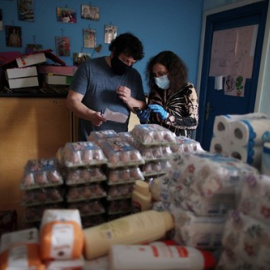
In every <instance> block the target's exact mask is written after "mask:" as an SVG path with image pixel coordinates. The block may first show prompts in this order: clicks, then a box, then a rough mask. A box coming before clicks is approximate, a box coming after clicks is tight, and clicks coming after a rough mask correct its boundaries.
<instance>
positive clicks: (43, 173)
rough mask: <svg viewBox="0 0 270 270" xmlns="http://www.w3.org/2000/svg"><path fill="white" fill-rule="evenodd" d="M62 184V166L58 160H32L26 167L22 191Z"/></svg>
mask: <svg viewBox="0 0 270 270" xmlns="http://www.w3.org/2000/svg"><path fill="white" fill-rule="evenodd" d="M62 184H63V178H62V175H61V172H60V164H59V162H58V160H57V159H56V158H54V157H53V158H47V159H45V158H43V159H30V160H28V161H27V163H26V165H25V167H24V175H23V178H22V180H21V183H20V189H22V190H27V189H36V188H40V187H43V188H44V187H51V186H59V185H62Z"/></svg>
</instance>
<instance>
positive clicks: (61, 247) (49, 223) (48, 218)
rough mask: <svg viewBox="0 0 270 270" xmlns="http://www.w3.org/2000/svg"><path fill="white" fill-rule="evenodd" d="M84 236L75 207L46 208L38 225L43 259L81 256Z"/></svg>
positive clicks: (67, 258)
mask: <svg viewBox="0 0 270 270" xmlns="http://www.w3.org/2000/svg"><path fill="white" fill-rule="evenodd" d="M83 245H84V236H83V232H82V225H81V218H80V213H79V210H77V209H70V210H68V209H47V210H45V211H44V214H43V216H42V221H41V225H40V247H41V248H40V251H41V252H40V255H41V258H42V259H43V260H47V261H48V260H76V259H80V258H81V256H82V250H83Z"/></svg>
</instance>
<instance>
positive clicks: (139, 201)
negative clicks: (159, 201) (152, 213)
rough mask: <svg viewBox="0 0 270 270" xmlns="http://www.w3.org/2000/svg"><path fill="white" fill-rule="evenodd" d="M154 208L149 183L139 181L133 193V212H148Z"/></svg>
mask: <svg viewBox="0 0 270 270" xmlns="http://www.w3.org/2000/svg"><path fill="white" fill-rule="evenodd" d="M151 207H152V196H151V193H150V189H149V184H148V183H147V182H144V181H141V180H137V181H136V182H135V186H134V190H133V192H132V212H134V213H137V212H141V211H146V210H149V209H151Z"/></svg>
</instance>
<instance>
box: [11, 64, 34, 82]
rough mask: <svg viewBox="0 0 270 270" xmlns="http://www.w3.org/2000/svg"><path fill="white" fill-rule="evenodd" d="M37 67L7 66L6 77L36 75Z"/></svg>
mask: <svg viewBox="0 0 270 270" xmlns="http://www.w3.org/2000/svg"><path fill="white" fill-rule="evenodd" d="M37 75H38V74H37V68H36V67H35V66H34V67H25V68H9V69H6V79H7V80H8V79H14V78H23V77H33V76H37Z"/></svg>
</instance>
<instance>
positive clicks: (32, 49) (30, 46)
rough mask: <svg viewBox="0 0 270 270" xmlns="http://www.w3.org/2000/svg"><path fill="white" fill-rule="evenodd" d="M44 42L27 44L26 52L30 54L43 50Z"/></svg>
mask: <svg viewBox="0 0 270 270" xmlns="http://www.w3.org/2000/svg"><path fill="white" fill-rule="evenodd" d="M42 49H43V48H42V44H27V45H26V48H25V53H26V54H30V53H35V52H38V51H42Z"/></svg>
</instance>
